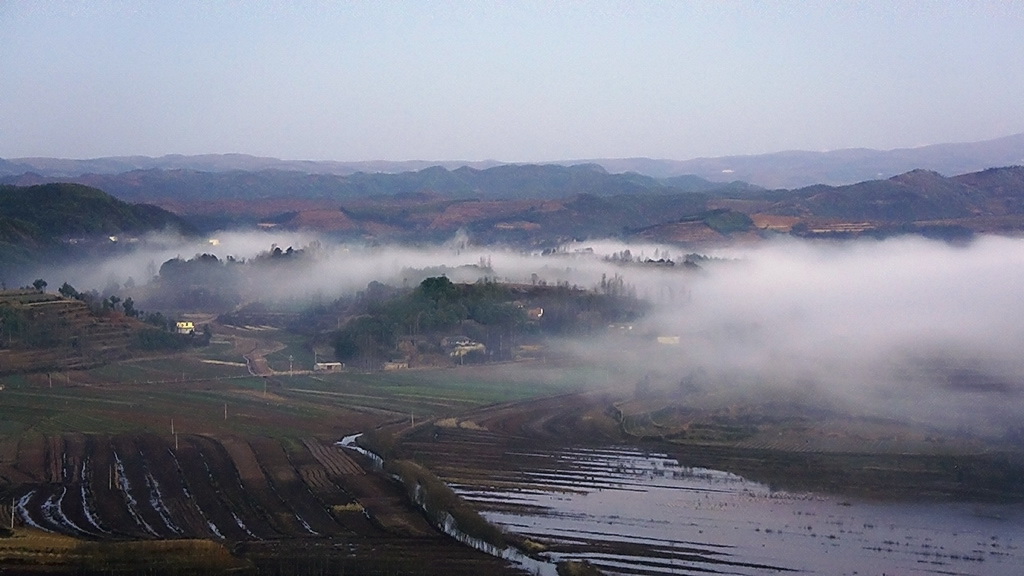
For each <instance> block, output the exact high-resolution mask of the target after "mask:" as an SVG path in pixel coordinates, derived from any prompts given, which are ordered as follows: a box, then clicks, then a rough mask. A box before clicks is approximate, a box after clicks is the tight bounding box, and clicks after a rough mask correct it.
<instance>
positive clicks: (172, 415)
mask: <svg viewBox="0 0 1024 576" xmlns="http://www.w3.org/2000/svg"><path fill="white" fill-rule="evenodd" d="M259 337H260V338H264V339H265V340H262V341H258V342H259V346H260V347H262V348H263V349H276V351H275V352H273V353H270V354H268V355H267V359H268V361H269V362H270V365H271V367H272V368H273V369H275V370H276V371H277V373H276V374H274V375H273V376H269V377H259V376H253V375H251V374H250V373H249V371H248V369H247V368H246V365H245V360H244V359H243V358H242V357H241V355H240V354H239V353H238V351H237V348H238V347H237V346H232V345H231V344H216V345H213V346H210V347H206V348H199V349H196V350H195V351H193V352H189V353H186V354H177V355H171V356H161V357H153V358H141V359H132V360H127V361H122V362H117V363H113V364H108V365H105V366H100V367H97V368H93V369H90V370H84V371H75V372H67V373H65V372H61V373H53V374H31V375H15V376H7V377H3V378H0V385H2V386H3V388H4V389H3V390H0V437H4V438H7V439H16V438H17V437H18V436H19V435H20V434H22V433H24V432H25V431H28V430H33V431H36V432H40V433H44V434H59V433H65V432H84V433H122V432H133V431H137V432H157V433H162V432H164V431H167V430H169V429H170V420H171V419H175V420H176V422H177V423H178V428H179V429H180V430H181V431H182V432H185V431H190V432H200V433H217V432H229V433H239V434H243V435H247V434H260V435H273V436H296V437H298V436H302V435H308V434H315V435H323V434H325V433H327V432H326V431H329V430H332V429H333V430H338V433H339V434H341V433H343V432H346V431H348V430H349V429H350V428H351V426H346V420H349V419H350V418H349V415H351V414H352V413H354V412H358V413H362V414H370V415H373V417H374V420H376V421H380V422H384V421H388V420H398V419H402V418H409V417H415V418H416V419H417V420H420V419H428V418H434V417H444V416H448V415H451V414H454V413H458V412H460V411H463V410H466V409H471V408H474V407H478V406H484V405H490V404H498V403H503V402H514V401H520V400H524V399H529V398H535V397H541V396H551V395H557V394H563V393H567V392H572V391H577V390H581V389H585V388H587V387H590V386H593V385H595V383H596V384H598V385H599V384H602V383H604V382H603V380H601V379H602V378H603V376H602V375H600V374H597V373H593V374H591V373H588V372H587V371H586V370H585V369H581V368H580V367H578V366H559V365H556V364H548V365H545V364H540V363H514V364H496V365H487V366H461V367H457V368H443V369H441V368H439V369H417V370H405V371H395V372H374V373H360V372H352V371H343V372H339V373H313V372H308V371H305V372H298V373H295V374H288V373H287V370H288V356H292V357H293V358H295V364H296V366H297V367H298V365H299V364H302V365H304V366H308V365H311V363H312V354H311V352H310V351H309V350H308V348H306V347H304V345H303V343H302V342H301V341H300V339H299V338H298V337H296V336H294V335H290V334H287V333H282V332H276V331H261V332H260V333H259ZM245 346H248V344H246V345H245ZM225 411H226V412H227V418H225ZM363 422H365V418H363V419H360V423H363Z"/></svg>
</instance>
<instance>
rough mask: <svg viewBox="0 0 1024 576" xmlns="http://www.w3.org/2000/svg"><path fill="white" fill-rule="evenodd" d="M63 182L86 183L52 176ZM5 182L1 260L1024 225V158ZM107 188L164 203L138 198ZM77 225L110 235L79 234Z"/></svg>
mask: <svg viewBox="0 0 1024 576" xmlns="http://www.w3.org/2000/svg"><path fill="white" fill-rule="evenodd" d="M54 179H58V180H60V179H66V180H75V181H76V182H75V183H70V182H64V183H48V184H43V183H42V182H46V181H52V180H54ZM3 183H7V184H8V185H6V186H3V185H0V268H3V265H4V264H5V263H6V264H7V265H15V264H29V263H31V262H32V261H35V260H38V256H39V255H40V254H43V253H44V252H46V251H47V250H51V249H59V250H65V251H67V250H71V249H74V250H78V251H80V250H81V249H82V248H83V247H84V248H86V249H94V248H95V249H98V248H97V247H98V246H99V244H104V245H105V244H109V242H107V241H106V237H107V236H120V235H136V236H138V235H142V234H143V233H145V232H146V231H149V230H156V229H162V228H165V227H175V228H178V229H188V228H190V227H194V228H197V229H200V230H204V231H207V232H213V231H216V230H223V229H229V228H243V229H244V228H250V229H251V228H254V227H259V228H262V229H282V230H311V231H317V232H321V233H325V234H328V235H332V236H335V237H339V238H349V239H358V240H362V241H370V242H392V241H398V242H433V241H439V240H446V239H450V238H451V237H452V236H453V235H454V234H455V233H456V232H457V231H459V230H462V231H465V232H466V233H468V234H469V236H470V239H471V240H472V241H473V242H476V243H480V244H485V243H504V244H508V245H515V246H528V247H533V248H538V247H543V248H547V247H553V246H557V245H559V244H562V243H564V242H567V241H570V240H575V239H597V238H609V237H615V238H620V239H624V240H643V241H651V242H669V243H676V244H683V245H692V246H698V245H703V244H707V243H730V242H737V241H746V242H756V241H760V240H763V239H765V238H770V237H773V236H777V235H780V234H783V235H796V236H802V237H856V236H863V235H870V236H876V237H881V236H888V235H893V234H904V233H915V234H924V235H929V236H936V237H941V238H945V239H950V240H962V239H965V238H968V237H970V236H971V235H973V234H975V233H1000V234H1015V235H1020V234H1022V233H1024V166H1010V167H1001V168H989V169H986V170H982V171H978V172H969V173H966V174H962V175H959V176H954V177H946V176H943V175H941V174H939V173H938V172H935V171H931V170H924V169H915V170H911V171H908V172H905V173H902V174H899V175H896V176H893V177H890V178H884V179H875V180H866V181H863V182H858V183H856V184H848V185H840V186H832V185H827V184H815V185H812V186H806V187H801V188H795V189H789V190H787V189H774V190H769V189H764V188H758V187H755V186H751V185H749V184H745V183H742V182H733V183H729V184H725V183H715V182H711V181H709V180H706V179H703V178H700V177H697V176H692V175H687V176H674V177H667V178H653V177H650V176H644V175H640V174H637V173H622V174H611V173H608V172H607V171H605V169H604V168H602V167H601V166H598V165H596V164H584V165H576V166H568V167H567V166H557V165H543V166H542V165H500V166H494V167H491V168H487V169H482V170H481V169H476V168H469V167H461V168H456V169H454V170H449V169H446V168H442V167H439V166H435V167H430V168H426V169H423V170H418V171H413V172H402V173H398V174H384V173H374V174H368V173H356V174H350V175H348V176H341V175H330V174H307V173H303V172H296V171H281V170H262V171H258V172H247V171H230V172H201V171H195V170H186V169H174V170H162V169H147V170H133V171H129V172H125V173H121V174H89V175H84V176H79V177H73V178H54V177H44V176H40V175H37V174H21V175H18V176H8V177H6V178H0V184H3ZM101 190H102V191H101ZM108 192H109V193H111V194H113V195H114V196H117V197H120V198H121V199H122V200H126V201H130V202H145V203H147V204H152V205H146V204H134V205H129V204H127V203H126V202H124V201H122V200H118V199H115V198H113V197H111V196H110V195H108ZM157 206H159V207H157ZM164 209H166V210H169V211H170V212H168V211H165V210H164ZM171 212H173V214H172V213H171ZM77 238H100V239H101V241H100V242H98V243H96V242H93V244H92V245H91V246H92V247H91V248H90V244H89V243H88V242H83V243H81V246H80V247H78V248H74V247H72V246H69V244H73V243H74V242H73V241H75V242H77V241H76V240H75V239H77Z"/></svg>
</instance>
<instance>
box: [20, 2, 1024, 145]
mask: <svg viewBox="0 0 1024 576" xmlns="http://www.w3.org/2000/svg"><path fill="white" fill-rule="evenodd" d="M1022 55H1024V3H1021V2H1011V1H1008V0H1004V1H999V2H979V1H971V2H960V1H956V2H926V1H915V2H906V3H901V2H896V3H895V4H894V3H893V2H891V1H888V0H886V1H861V2H802V1H801V2H761V1H758V2H754V1H751V2H664V3H662V2H621V3H620V2H597V1H595V2H557V3H556V2H528V1H515V2H486V1H480V2H466V3H462V2H426V1H418V2H369V1H367V2H291V1H289V2H283V1H282V2H226V1H225V2H184V3H177V2H163V1H160V2H141V1H128V0H126V1H123V2H115V1H110V2H98V1H92V2H74V1H71V2H58V1H46V0H24V1H23V0H0V157H5V158H12V157H20V156H60V157H71V158H89V157H97V156H109V155H129V154H143V155H150V156H159V155H163V154H172V153H179V154H201V153H227V152H241V153H248V154H257V155H266V156H275V157H280V158H286V159H333V160H370V159H388V160H407V159H430V160H442V159H462V160H480V159H497V160H503V161H540V160H565V159H576V158H596V157H631V156H648V157H657V158H673V159H687V158H693V157H698V156H718V155H726V154H750V153H761V152H771V151H779V150H786V149H804V150H824V149H835V148H847V147H870V148H882V149H888V148H896V147H907V146H917V145H923V144H932V143H938V142H964V141H976V140H984V139H988V138H994V137H999V136H1005V135H1009V134H1014V133H1019V132H1024V97H1022V95H1024V65H1022V61H1021V57H1022Z"/></svg>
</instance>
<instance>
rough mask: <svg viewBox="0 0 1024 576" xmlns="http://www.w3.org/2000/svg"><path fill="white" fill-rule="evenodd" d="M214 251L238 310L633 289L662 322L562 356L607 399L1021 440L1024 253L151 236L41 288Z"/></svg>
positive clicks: (987, 247)
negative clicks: (803, 413)
mask: <svg viewBox="0 0 1024 576" xmlns="http://www.w3.org/2000/svg"><path fill="white" fill-rule="evenodd" d="M200 254H209V255H212V256H214V257H215V259H214V260H213V261H214V262H215V263H227V262H229V261H230V262H231V263H232V264H233V265H237V266H238V267H239V270H242V271H244V272H242V275H241V278H242V279H241V280H231V279H229V280H225V281H224V282H235V283H236V285H235V286H233V289H235V290H237V292H238V295H237V297H236V298H235V300H233V301H232V302H231V303H232V304H233V305H240V304H245V303H249V302H253V301H264V302H268V303H273V302H275V301H282V300H287V301H288V302H290V303H291V306H294V305H295V303H296V302H300V303H301V302H302V301H304V300H307V299H308V300H309V301H313V300H315V301H317V302H320V303H322V302H324V301H325V300H331V299H335V298H338V297H341V296H345V295H350V294H353V293H355V292H357V291H360V290H363V289H365V288H366V286H367V284H368V283H370V282H381V283H385V284H390V285H392V286H397V287H402V286H408V287H411V286H414V285H416V284H418V283H419V282H420V281H421V280H423V279H424V278H426V277H429V276H439V275H445V276H448V277H449V278H450V279H452V280H453V281H455V282H475V281H478V280H480V279H482V278H488V279H491V280H498V281H507V282H515V283H523V284H538V283H548V284H567V285H574V286H579V287H581V288H588V289H589V288H593V289H598V290H604V291H606V292H607V291H622V292H628V293H632V294H635V295H636V296H638V297H640V298H643V299H645V300H648V301H649V302H650V303H651V304H652V306H653V308H652V312H651V313H650V314H649V315H648V316H647V317H646V318H645V319H643V320H641V321H639V322H637V323H636V324H635V325H632V326H612V327H609V329H608V332H607V334H605V335H603V336H601V337H597V338H588V339H587V340H576V341H565V342H562V343H561V347H560V349H561V350H563V351H565V352H568V353H571V354H573V355H577V356H579V357H581V358H583V359H585V360H586V361H587V362H590V363H597V364H598V365H603V366H605V367H606V371H605V373H606V374H607V375H608V377H607V380H605V381H602V382H595V385H596V386H605V385H614V386H626V387H629V386H634V385H635V384H636V382H637V380H638V379H640V378H644V377H645V376H646V377H648V378H651V379H652V380H653V381H654V382H656V384H658V385H661V386H666V387H669V388H671V387H674V386H680V385H684V386H690V387H696V388H698V389H700V390H702V391H704V392H705V393H708V392H709V391H710V392H711V393H713V394H717V395H720V396H724V397H730V395H733V394H738V395H746V394H750V393H752V392H756V393H761V392H771V393H772V394H783V395H785V397H787V398H806V399H808V401H816V402H818V401H820V402H825V403H838V404H840V405H842V406H844V407H846V408H847V409H853V410H855V411H862V412H863V413H865V414H868V415H870V414H878V415H884V416H887V417H901V418H909V419H913V420H918V421H922V422H926V423H930V424H942V425H944V426H946V427H957V428H964V429H972V428H975V427H982V428H985V430H983V431H987V432H993V433H998V432H999V430H1000V429H1002V430H1005V428H1006V427H1013V426H1019V425H1017V424H1015V422H1016V420H1015V418H1016V415H1017V414H1019V409H1020V408H1021V403H1020V396H1021V388H1022V387H1021V376H1022V375H1024V359H1022V358H1021V355H1020V353H1019V345H1020V342H1022V341H1024V325H1022V324H1021V322H1020V320H1019V319H1020V318H1021V317H1022V316H1024V303H1022V300H1021V299H1020V294H1022V293H1024V273H1022V272H1024V240H1020V239H1010V238H997V237H983V238H980V239H978V240H976V241H974V242H972V243H971V244H969V245H963V246H954V245H950V244H946V243H940V242H934V241H929V240H925V239H921V238H909V237H905V238H899V239H890V240H884V241H850V242H807V241H796V240H784V241H778V242H770V243H763V244H759V245H753V246H748V247H733V248H728V249H719V250H715V251H711V252H707V253H704V254H700V255H697V254H689V255H688V254H687V253H686V251H685V250H683V249H681V248H678V247H671V246H661V245H635V244H633V245H623V244H620V243H616V242H610V241H602V242H594V243H580V244H576V245H567V246H564V247H562V248H561V249H560V250H558V251H555V252H549V253H544V254H541V253H527V252H521V251H515V250H511V249H503V248H501V247H493V246H492V247H480V246H471V245H469V244H468V242H467V241H466V239H465V238H464V237H462V236H457V237H455V238H453V239H452V240H451V241H450V242H448V243H446V244H445V245H441V246H431V247H409V246H370V245H356V244H336V243H332V242H330V241H328V240H325V239H322V238H317V237H315V236H311V235H302V234H291V235H280V234H266V233H223V234H220V235H218V237H217V238H216V239H215V240H214V241H212V242H210V241H207V242H201V243H195V242H192V243H189V242H185V241H182V240H181V239H178V238H174V237H150V238H148V239H146V240H145V241H144V242H142V243H140V245H139V247H138V248H137V249H135V250H133V251H131V252H129V253H127V254H124V255H121V256H118V257H111V258H105V259H102V260H100V261H96V262H89V263H83V264H81V265H80V266H76V267H74V268H70V269H61V270H45V271H41V272H39V274H40V275H42V277H43V278H45V279H46V280H47V281H48V282H49V283H50V285H51V286H58V285H60V283H61V282H65V281H67V282H69V283H71V284H73V285H74V286H75V287H76V288H77V289H79V290H90V289H94V290H97V291H101V292H102V291H108V292H109V291H116V290H118V289H123V287H125V286H132V287H139V289H144V288H145V287H146V286H147V285H149V284H151V283H153V282H154V281H155V280H154V278H157V279H159V280H160V281H165V280H166V279H163V278H159V277H160V275H161V270H162V269H164V266H165V264H166V263H167V261H168V260H175V259H177V260H181V261H187V260H189V259H193V258H195V257H196V256H197V255H200ZM165 273H166V271H165ZM232 278H233V277H232ZM141 304H142V305H143V306H147V307H149V308H152V307H153V306H155V305H157V304H156V303H152V302H150V303H147V302H145V301H144V300H143V301H142V302H141ZM222 305H223V304H222ZM219 311H227V310H219ZM989 428H991V430H989Z"/></svg>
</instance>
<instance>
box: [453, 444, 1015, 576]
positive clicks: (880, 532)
mask: <svg viewBox="0 0 1024 576" xmlns="http://www.w3.org/2000/svg"><path fill="white" fill-rule="evenodd" d="M508 457H509V458H510V459H514V460H516V461H518V462H529V463H530V466H529V467H527V468H524V469H521V470H520V472H521V473H520V474H518V475H517V476H518V477H519V479H518V480H517V481H516V482H508V481H497V482H486V481H483V480H482V479H480V480H473V481H472V482H471V483H458V482H456V481H451V483H450V485H451V487H452V488H453V489H454V490H455V491H456V492H457V493H458V494H459V495H460V496H461V497H463V498H465V499H466V500H469V501H471V502H473V503H475V505H476V506H477V507H478V509H479V510H480V511H481V512H482V513H483V515H484V517H485V518H487V519H488V520H490V521H491V522H493V523H495V524H497V525H499V526H502V527H503V528H505V529H506V530H507V531H510V532H515V533H517V534H520V535H522V536H525V537H527V538H529V539H531V540H533V541H535V542H539V543H542V544H543V545H545V546H546V548H547V550H546V551H545V552H543V553H542V554H541V556H542V557H544V558H547V559H549V560H551V562H553V563H554V562H560V561H563V560H586V561H588V562H590V563H591V564H593V565H595V566H597V567H598V568H600V569H601V570H602V571H604V572H605V573H608V574H645V575H649V574H709V573H710V574H737V575H760V574H781V573H800V574H829V575H833V574H851V575H853V574H903V575H907V574H961V575H962V574H976V575H979V576H980V575H986V576H988V575H1007V576H1009V575H1019V574H1020V573H1021V567H1022V566H1024V550H1022V549H1021V546H1024V508H1022V507H1021V506H1019V505H1014V506H1005V505H982V504H948V503H946V504H927V503H899V504H894V503H878V502H866V501H857V500H841V499H838V498H831V497H825V496H820V495H812V494H794V493H786V492H778V491H773V490H771V489H770V488H769V487H767V486H765V485H763V484H758V483H754V482H751V481H748V480H745V479H744V478H741V477H739V476H736V475H733V474H730V473H727V472H721V471H716V470H708V469H702V468H689V467H685V466H682V465H680V464H679V462H677V461H676V460H674V459H672V458H669V457H668V456H667V455H665V454H658V453H649V452H643V451H640V450H636V449H632V448H628V447H611V448H606V449H581V448H578V449H565V450H551V451H546V450H538V451H519V452H515V453H509V454H508Z"/></svg>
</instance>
